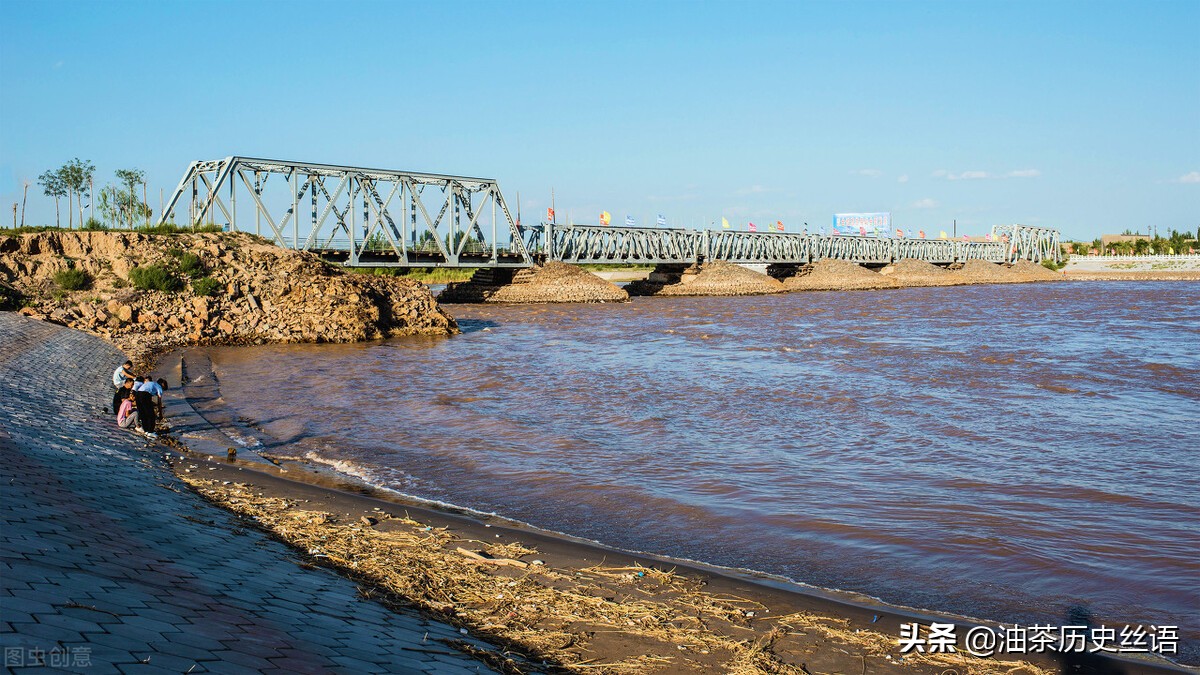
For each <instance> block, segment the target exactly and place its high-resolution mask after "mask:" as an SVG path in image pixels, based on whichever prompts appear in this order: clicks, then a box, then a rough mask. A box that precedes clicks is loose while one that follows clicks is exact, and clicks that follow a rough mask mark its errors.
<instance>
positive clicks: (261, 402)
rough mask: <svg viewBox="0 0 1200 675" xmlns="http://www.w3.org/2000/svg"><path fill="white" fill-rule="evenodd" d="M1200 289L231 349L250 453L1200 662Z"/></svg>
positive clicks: (596, 533)
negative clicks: (1117, 629) (1153, 640)
mask: <svg viewBox="0 0 1200 675" xmlns="http://www.w3.org/2000/svg"><path fill="white" fill-rule="evenodd" d="M1198 297H1200V283H1197V282H1162V283H1131V282H1091V283H1061V284H1023V285H996V286H969V287H953V288H913V289H902V290H892V291H877V292H841V293H837V292H831V293H793V294H787V295H777V296H764V297H741V298H638V299H635V300H634V301H633V302H632V303H629V304H621V305H562V306H508V307H505V306H493V307H486V306H454V305H451V306H448V309H449V310H450V312H451V314H453V315H454V316H455V317H456V318H458V319H459V321H460V324H461V326H462V328H463V331H464V333H463V334H462V335H459V336H456V337H452V338H405V339H394V340H388V341H384V342H375V343H367V344H357V345H302V346H295V345H292V346H263V347H247V348H225V349H218V350H213V351H212V353H211V354H212V358H213V368H214V373H215V375H216V377H217V378H218V380H219V386H220V392H221V397H222V402H223V405H224V407H225V408H226V410H227V411H228V412H229V415H230V416H232V417H242V418H244V419H247V420H253V421H254V422H255V424H253V425H250V424H245V425H243V427H242V428H241V430H240V431H241V433H243V435H244V438H243V440H244V441H245V442H246V443H248V444H255V443H261V444H262V445H263V446H264V447H266V448H268V449H269V450H270V451H273V452H281V453H285V454H298V455H303V456H307V457H308V458H309V459H311V460H314V461H319V462H324V463H326V464H331V465H334V466H336V467H337V468H339V469H340V470H342V471H345V472H347V473H352V474H355V475H357V476H359V477H360V478H363V479H365V480H368V481H370V482H371V483H374V484H377V485H379V486H383V487H387V488H391V489H394V490H397V491H399V492H402V493H405V494H407V495H411V496H415V497H419V498H422V499H427V500H432V501H437V502H444V503H448V504H454V505H457V506H461V507H466V508H470V509H474V510H478V511H482V512H489V513H497V514H500V515H503V516H506V517H509V518H513V519H517V520H521V521H525V522H528V523H530V524H533V525H535V526H538V527H542V528H546V529H549V530H555V531H560V532H565V533H569V534H571V535H575V536H579V537H584V538H588V539H594V540H597V541H600V542H603V543H605V544H608V545H612V546H617V547H620V548H624V549H630V550H636V551H646V552H652V553H657V554H662V555H667V556H674V557H678V558H687V559H693V560H699V561H703V562H706V563H711V564H715V565H721V566H727V567H732V568H742V569H749V570H756V571H761V572H766V573H769V574H772V575H778V576H780V577H784V578H786V579H791V580H794V581H797V582H802V583H805V584H811V585H815V586H820V587H826V588H836V589H844V590H849V591H855V592H858V593H863V594H866V595H869V596H873V597H875V598H879V599H880V600H882V601H884V602H888V603H895V604H899V605H906V606H911V607H917V608H926V609H933V610H939V611H948V612H955V613H961V614H965V615H968V616H975V617H982V618H987V619H995V620H1003V621H1017V622H1021V623H1024V624H1031V623H1034V622H1040V623H1047V622H1049V623H1054V624H1062V623H1064V621H1065V619H1066V616H1067V612H1068V611H1070V610H1071V608H1073V607H1074V608H1081V607H1082V608H1086V609H1087V610H1088V611H1090V612H1091V613H1092V614H1093V615H1094V616H1095V619H1096V621H1097V622H1099V623H1105V622H1110V623H1115V622H1132V623H1141V624H1146V625H1153V624H1158V625H1162V624H1168V625H1178V626H1179V627H1180V633H1181V635H1182V636H1183V638H1184V640H1183V643H1182V644H1181V647H1180V648H1181V651H1183V652H1184V654H1182V655H1181V656H1182V657H1183V660H1184V661H1187V662H1191V663H1197V662H1200V656H1198V654H1200V652H1198V650H1197V634H1198V630H1200V562H1198V559H1200V479H1198V478H1197V475H1198V472H1200V353H1198V349H1200V311H1198V310H1197V306H1198V305H1197V298H1198ZM255 427H258V428H255Z"/></svg>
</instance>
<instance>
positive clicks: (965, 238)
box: [963, 234, 971, 241]
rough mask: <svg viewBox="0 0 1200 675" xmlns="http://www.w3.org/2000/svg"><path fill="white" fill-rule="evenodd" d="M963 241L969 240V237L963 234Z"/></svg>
mask: <svg viewBox="0 0 1200 675" xmlns="http://www.w3.org/2000/svg"><path fill="white" fill-rule="evenodd" d="M963 241H971V238H970V237H968V236H967V235H965V234H964V235H963Z"/></svg>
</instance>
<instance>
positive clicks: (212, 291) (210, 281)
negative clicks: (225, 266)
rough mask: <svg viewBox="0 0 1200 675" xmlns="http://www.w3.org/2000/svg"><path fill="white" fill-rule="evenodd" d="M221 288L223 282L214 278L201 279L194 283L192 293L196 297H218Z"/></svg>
mask: <svg viewBox="0 0 1200 675" xmlns="http://www.w3.org/2000/svg"><path fill="white" fill-rule="evenodd" d="M221 288H222V287H221V282H219V281H217V280H216V279H214V278H212V277H200V278H199V279H196V280H195V281H193V282H192V291H193V292H194V293H195V294H196V295H203V296H210V295H216V294H217V293H218V292H219V291H220V290H221Z"/></svg>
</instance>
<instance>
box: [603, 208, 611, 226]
mask: <svg viewBox="0 0 1200 675" xmlns="http://www.w3.org/2000/svg"><path fill="white" fill-rule="evenodd" d="M611 222H612V214H611V213H609V212H608V211H601V212H600V224H601V225H608V224H609V223H611Z"/></svg>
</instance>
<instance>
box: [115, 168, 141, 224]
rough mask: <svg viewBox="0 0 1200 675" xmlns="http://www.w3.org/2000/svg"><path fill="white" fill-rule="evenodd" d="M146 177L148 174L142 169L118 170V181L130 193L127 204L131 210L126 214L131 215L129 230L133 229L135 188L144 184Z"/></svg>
mask: <svg viewBox="0 0 1200 675" xmlns="http://www.w3.org/2000/svg"><path fill="white" fill-rule="evenodd" d="M145 177H146V172H145V171H141V170H140V169H117V180H119V181H121V183H122V184H124V185H125V187H126V189H127V191H128V197H129V201H128V202H126V204H127V205H128V207H129V209H128V210H127V211H126V213H128V214H129V229H131V230H132V229H133V211H134V205H133V202H134V190H133V188H134V186H136V185H137V184H138V183H141V182H142V179H144V178H145Z"/></svg>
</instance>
